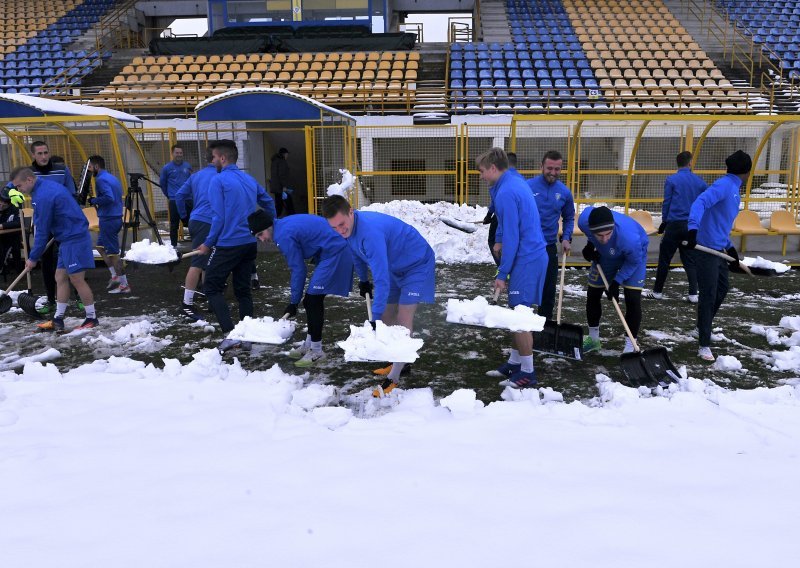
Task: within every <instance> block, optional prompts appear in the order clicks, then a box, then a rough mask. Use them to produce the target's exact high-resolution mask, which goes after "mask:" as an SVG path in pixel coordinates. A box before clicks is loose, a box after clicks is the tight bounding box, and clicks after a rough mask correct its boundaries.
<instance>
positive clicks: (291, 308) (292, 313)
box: [283, 304, 297, 318]
mask: <svg viewBox="0 0 800 568" xmlns="http://www.w3.org/2000/svg"><path fill="white" fill-rule="evenodd" d="M283 313H284V314H288V316H289V317H290V318H293V317H296V316H297V304H289V305H287V306H286V309H285V310H283Z"/></svg>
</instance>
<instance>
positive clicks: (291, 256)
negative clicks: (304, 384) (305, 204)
mask: <svg viewBox="0 0 800 568" xmlns="http://www.w3.org/2000/svg"><path fill="white" fill-rule="evenodd" d="M250 232H252V233H253V234H255V235H256V237H258V239H259V240H261V241H262V242H269V241H274V242H275V244H276V245H277V246H278V249H279V250H280V251H281V253H282V254H283V256H284V257H285V258H286V262H287V264H288V265H289V271H290V272H291V274H292V277H291V281H290V282H291V298H290V300H289V305H288V306H286V309H285V310H284V314H285V315H286V316H288V317H291V318H293V317H295V316H296V315H297V305H298V304H299V303H300V299H301V298H302V300H303V307H304V308H305V310H306V318H307V319H308V334H307V335H306V339H305V341H304V342H303V344H302V345H301V346H300V347H299V348H297V349H292V350H291V351H289V357H291V358H293V359H298V360H297V361H296V362H295V365H296V366H297V367H310V366H312V365H314V364H315V363H316V362H317V361H321V360H322V359H324V358H325V352H324V351H323V350H322V327H323V324H324V323H325V296H326V295H328V294H334V295H336V296H344V297H347V296H349V295H350V290H352V288H353V255H352V253H351V252H350V248H349V247H348V245H347V241H346V240H344V239H343V238H342V237H341V236H340V235H339V234H337V233H336V232H335V231H334V230H333V229H331V226H330V225H329V224H328V221H326V220H325V219H323V218H322V217H320V216H318V215H305V214H303V215H291V216H288V217H284V218H283V219H275V220H274V225H273V220H272V218H270V217H269V215H268V214H267V213H265V212H263V211H259V212H258V213H257V214H256V215H252V216H251V218H250ZM307 260H311V261H312V262H313V263H314V264H315V265H316V267H315V268H314V273H313V274H312V275H311V279H310V280H309V282H308V289H307V290H306V293H305V296H303V288H304V287H305V284H306V276H307V274H308V271H307V269H306V261H307Z"/></svg>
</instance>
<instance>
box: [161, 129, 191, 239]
mask: <svg viewBox="0 0 800 568" xmlns="http://www.w3.org/2000/svg"><path fill="white" fill-rule="evenodd" d="M170 151H171V152H172V161H171V162H169V163H168V164H166V165H165V166H164V167H163V168H161V177H160V178H159V181H158V184H159V185H160V186H161V191H162V193H163V194H164V197H166V198H167V200H168V202H169V242H170V244H171V245H172V246H173V247H176V246H178V225H179V224H180V222H181V216H180V213H179V212H178V204H177V203H175V194H176V193H178V190H179V189H180V188H181V186H182V185H183V184H184V183H186V180H187V179H189V176H190V175H192V166H190V165H189V163H188V162H184V161H183V148H181V147H180V146H179V145H177V144H175V145H174V146H172V148H170Z"/></svg>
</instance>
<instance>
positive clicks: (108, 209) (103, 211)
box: [94, 170, 122, 218]
mask: <svg viewBox="0 0 800 568" xmlns="http://www.w3.org/2000/svg"><path fill="white" fill-rule="evenodd" d="M94 190H95V193H96V194H97V197H95V198H94V204H95V205H96V206H97V217H98V218H100V217H113V218H119V217H122V184H121V183H120V182H119V180H118V179H117V178H115V177H114V176H113V175H111V174H110V173H109V172H108V171H106V170H100V172H99V173H98V174H97V175H96V176H95V178H94Z"/></svg>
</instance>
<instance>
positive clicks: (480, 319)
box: [447, 296, 545, 331]
mask: <svg viewBox="0 0 800 568" xmlns="http://www.w3.org/2000/svg"><path fill="white" fill-rule="evenodd" d="M447 321H448V322H450V323H462V324H466V325H477V326H482V327H492V328H496V329H508V330H511V331H542V329H543V328H544V322H545V318H543V317H542V316H540V315H537V314H536V312H534V311H533V310H532V309H531V308H529V307H527V306H516V307H514V309H510V308H504V307H502V306H493V305H490V304H489V301H488V300H487V299H486V298H484V297H483V296H478V297H476V298H475V299H473V300H458V299H455V298H450V299H449V300H447Z"/></svg>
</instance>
